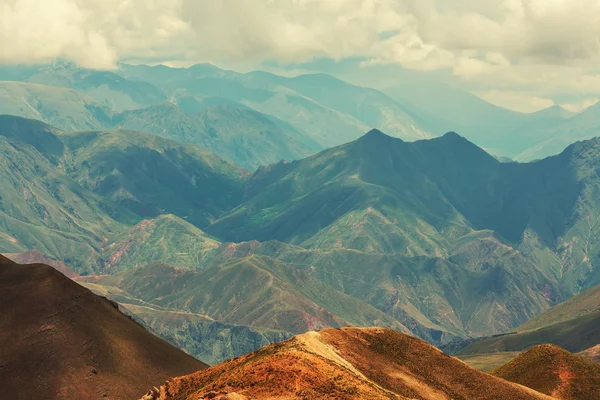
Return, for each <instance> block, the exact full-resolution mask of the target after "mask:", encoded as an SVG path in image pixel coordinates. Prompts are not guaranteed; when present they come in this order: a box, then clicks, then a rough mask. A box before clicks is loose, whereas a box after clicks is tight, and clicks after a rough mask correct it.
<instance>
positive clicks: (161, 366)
mask: <svg viewBox="0 0 600 400" xmlns="http://www.w3.org/2000/svg"><path fill="white" fill-rule="evenodd" d="M117 308H118V306H117V305H116V303H112V302H110V301H108V300H106V299H105V298H102V297H99V296H96V295H94V294H92V292H90V291H89V290H88V289H86V288H84V287H82V286H80V285H78V284H77V283H75V282H73V281H71V280H70V279H68V278H67V277H65V276H64V275H63V274H62V273H60V272H58V271H57V270H55V269H54V268H52V267H49V266H47V265H43V264H29V265H21V264H16V263H14V262H12V261H10V260H8V259H7V258H5V257H3V256H0V313H1V315H2V318H0V382H2V394H1V395H0V397H2V398H4V399H11V400H19V399H101V398H102V399H132V398H136V397H138V396H139V393H140V392H141V393H143V392H144V391H145V390H147V388H148V385H149V384H150V385H151V384H159V383H160V382H163V381H164V380H165V379H167V378H169V377H172V376H179V375H182V374H186V373H191V372H193V371H197V370H200V369H203V368H206V365H205V364H203V363H201V362H200V361H198V360H196V359H194V358H192V357H191V356H189V355H187V354H185V353H183V352H182V351H180V350H177V349H176V348H175V347H173V346H171V345H169V344H167V343H166V342H164V341H163V340H161V339H159V338H157V337H155V336H153V335H152V334H150V333H149V332H147V331H146V330H145V329H144V328H143V327H142V326H140V325H138V324H137V323H135V322H134V321H133V320H132V319H130V318H129V317H127V316H125V315H124V314H122V313H121V312H120V311H118V309H117Z"/></svg>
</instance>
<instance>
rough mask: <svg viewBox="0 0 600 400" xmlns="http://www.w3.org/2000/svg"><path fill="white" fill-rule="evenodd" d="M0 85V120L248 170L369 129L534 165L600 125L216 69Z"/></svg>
mask: <svg viewBox="0 0 600 400" xmlns="http://www.w3.org/2000/svg"><path fill="white" fill-rule="evenodd" d="M0 80H4V82H1V83H0V113H6V114H13V115H18V116H23V117H28V118H35V119H39V120H42V121H44V122H47V123H49V124H51V125H53V126H55V127H57V128H60V129H64V130H87V129H115V128H125V129H132V130H139V131H144V132H148V133H153V134H156V135H160V136H163V137H166V138H170V139H175V140H179V141H183V142H186V143H191V144H195V145H198V146H200V147H203V148H205V149H206V150H209V151H211V152H213V153H215V154H217V155H219V156H220V157H223V158H225V159H226V160H228V161H231V162H234V163H236V164H238V165H240V166H242V167H245V168H248V169H252V170H253V169H255V168H256V167H258V166H259V165H267V164H270V163H274V162H278V161H280V160H282V159H286V160H292V159H300V158H303V157H305V156H307V155H309V154H313V153H315V152H317V151H319V150H322V149H324V148H327V147H332V146H336V145H340V144H343V143H347V142H350V141H352V140H355V139H357V138H358V137H360V136H361V135H362V134H364V133H365V132H366V131H368V130H369V129H372V128H377V129H380V130H382V131H384V132H386V133H387V134H389V135H391V136H395V137H400V138H402V139H404V140H411V141H412V140H417V139H424V138H430V137H436V136H441V135H443V134H444V133H446V132H448V131H455V132H458V133H460V134H461V135H462V136H464V137H466V138H467V139H469V140H470V141H472V142H474V143H475V144H477V145H478V146H480V147H482V148H485V149H486V150H487V151H489V152H490V153H491V154H493V155H495V156H504V157H509V158H512V159H515V160H519V161H529V160H534V159H540V158H544V157H547V156H550V155H555V154H558V153H560V152H561V151H562V150H563V149H564V148H566V147H567V146H568V145H569V144H571V143H573V142H574V141H577V140H585V139H590V138H592V137H594V136H595V132H597V131H598V126H599V124H598V118H597V116H596V114H597V112H596V111H597V110H596V109H597V107H593V106H592V107H590V108H588V109H586V110H584V111H582V112H581V113H580V114H574V113H572V112H569V111H567V110H565V109H563V108H561V107H560V106H553V107H550V108H548V109H546V110H542V111H539V112H536V113H532V114H523V113H519V112H516V111H511V110H507V109H503V108H501V107H498V106H495V105H492V104H490V103H488V102H486V101H485V100H482V99H480V98H479V97H477V96H474V95H472V94H470V93H468V92H465V91H462V90H460V89H456V88H454V87H452V86H449V85H447V84H444V83H441V82H436V81H433V80H428V81H426V80H423V79H421V80H415V81H412V82H410V83H408V82H407V83H404V84H401V85H397V86H394V87H390V88H386V89H384V90H383V91H377V90H374V89H370V88H366V87H360V86H355V85H351V84H348V83H346V82H344V81H341V80H339V79H337V78H334V77H332V76H329V75H326V74H314V75H301V76H298V77H295V78H287V77H282V76H277V75H274V74H270V73H266V72H262V71H256V72H250V73H246V74H241V73H237V72H234V71H228V70H222V69H219V68H217V67H215V66H212V65H210V64H198V65H195V66H192V67H190V68H170V67H166V66H162V65H159V66H154V67H150V66H144V65H139V66H133V65H128V64H120V65H119V69H117V70H115V71H96V70H89V69H82V68H78V67H76V66H75V65H74V64H71V63H68V62H57V63H55V64H52V65H46V66H44V65H40V66H10V65H5V66H2V67H1V68H0ZM252 111H254V112H252ZM240 130H242V131H243V132H244V135H237V134H236V133H237V132H238V131H240Z"/></svg>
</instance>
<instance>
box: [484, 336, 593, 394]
mask: <svg viewBox="0 0 600 400" xmlns="http://www.w3.org/2000/svg"><path fill="white" fill-rule="evenodd" d="M492 373H493V374H494V375H496V376H498V377H501V378H503V379H506V380H508V381H511V382H515V383H518V384H520V385H524V386H527V387H530V388H532V389H534V390H537V391H538V392H541V393H545V394H548V395H551V396H552V397H555V398H557V399H562V400H588V399H589V400H597V399H600V365H599V364H596V363H594V362H592V361H590V360H586V359H584V358H583V357H580V356H577V355H575V354H572V353H569V352H568V351H566V350H564V349H561V348H560V347H558V346H554V345H550V344H546V345H539V346H535V347H533V348H531V349H530V350H528V351H526V352H524V353H522V354H521V355H519V356H518V357H517V358H515V359H514V360H512V361H511V362H509V363H507V364H505V365H503V366H502V367H500V368H498V369H496V370H494V371H493V372H492Z"/></svg>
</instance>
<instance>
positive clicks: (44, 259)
mask: <svg viewBox="0 0 600 400" xmlns="http://www.w3.org/2000/svg"><path fill="white" fill-rule="evenodd" d="M5 255H6V257H7V258H9V259H10V260H11V261H14V262H16V263H17V264H46V265H49V266H51V267H52V268H54V269H55V270H57V271H60V272H61V273H62V274H63V275H64V276H66V277H67V278H71V279H74V278H77V277H79V274H78V273H77V272H75V271H73V270H72V269H71V268H69V267H68V266H67V264H65V263H64V262H62V261H57V260H54V259H52V258H50V257H48V256H46V255H45V254H44V253H42V252H41V251H38V250H30V251H26V252H25V253H14V254H5Z"/></svg>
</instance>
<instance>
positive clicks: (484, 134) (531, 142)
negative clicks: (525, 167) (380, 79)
mask: <svg viewBox="0 0 600 400" xmlns="http://www.w3.org/2000/svg"><path fill="white" fill-rule="evenodd" d="M383 91H384V92H385V93H386V94H388V95H389V96H390V97H392V98H393V99H395V100H397V101H398V102H399V103H400V104H401V105H402V106H403V107H404V108H405V109H407V110H409V111H410V112H411V113H412V114H413V115H416V116H419V117H420V120H421V121H423V124H424V126H425V127H426V128H427V129H428V130H430V131H432V132H434V133H442V132H448V131H455V132H459V133H460V134H461V135H463V136H464V137H466V138H467V139H469V140H471V141H472V142H474V143H475V144H477V145H478V146H480V147H482V148H485V149H486V150H487V151H489V152H490V153H492V154H494V155H496V156H506V157H511V158H515V157H517V158H518V159H522V160H524V161H528V160H531V158H523V157H518V156H519V155H520V154H521V153H523V152H524V151H527V150H528V149H530V148H531V147H534V146H537V145H539V144H540V143H541V142H543V141H545V140H546V139H544V138H543V137H541V135H540V134H538V132H539V131H540V130H547V129H551V128H553V127H555V126H556V125H559V124H563V123H565V124H568V123H569V122H566V121H569V119H570V118H571V117H573V116H574V115H575V113H572V112H570V111H568V110H566V109H564V108H562V107H560V106H552V107H549V108H547V109H544V110H540V111H538V112H534V113H531V114H526V113H520V112H517V111H512V110H508V109H505V108H502V107H499V106H496V105H494V104H491V103H489V102H487V101H485V100H483V99H481V98H480V97H477V96H475V95H473V94H471V93H469V92H467V91H464V90H461V89H458V88H455V87H453V86H451V85H448V84H445V83H442V82H437V81H426V80H416V81H413V82H406V83H403V84H400V85H396V86H394V87H390V88H386V89H384V90H383ZM550 136H552V135H550ZM563 143H565V144H564V145H563V146H562V147H560V148H555V150H554V151H551V152H547V153H545V154H544V155H543V156H545V157H547V156H550V155H555V154H558V153H559V152H561V151H562V150H564V149H565V148H566V147H567V146H568V145H569V144H571V143H572V141H571V142H568V143H566V142H563ZM540 158H541V157H540Z"/></svg>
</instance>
